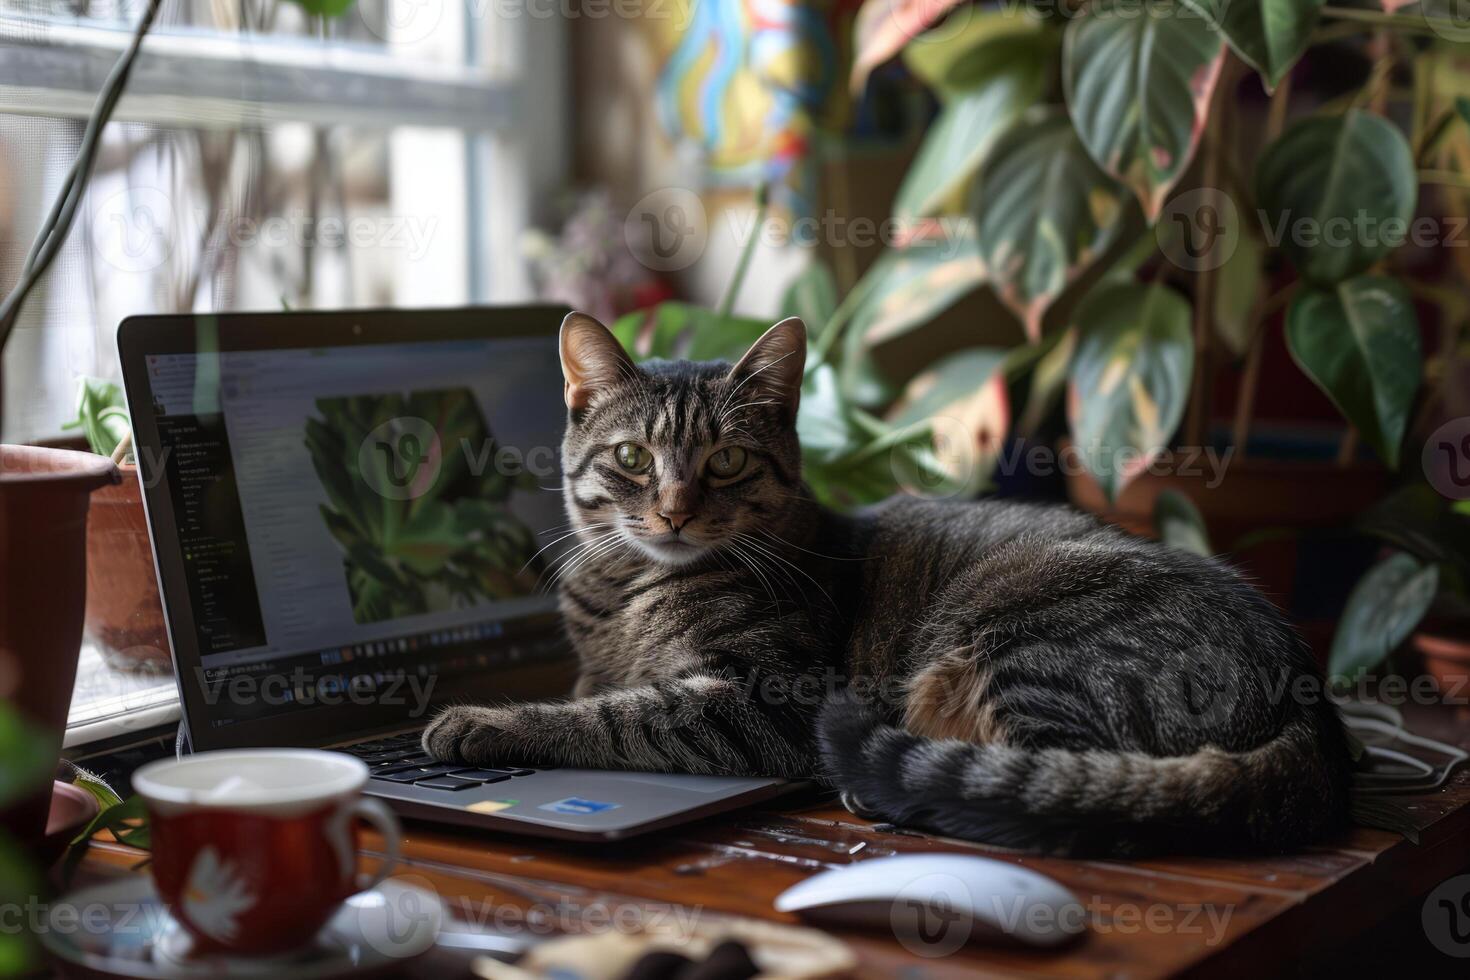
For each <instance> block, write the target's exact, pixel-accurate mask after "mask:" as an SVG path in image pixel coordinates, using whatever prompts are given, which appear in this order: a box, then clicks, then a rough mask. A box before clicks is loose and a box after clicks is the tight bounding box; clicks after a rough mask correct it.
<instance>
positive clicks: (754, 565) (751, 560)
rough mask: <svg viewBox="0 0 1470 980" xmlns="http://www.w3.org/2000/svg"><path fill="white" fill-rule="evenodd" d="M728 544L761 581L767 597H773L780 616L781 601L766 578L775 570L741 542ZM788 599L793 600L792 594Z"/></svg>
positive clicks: (772, 600) (773, 603)
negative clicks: (768, 572)
mask: <svg viewBox="0 0 1470 980" xmlns="http://www.w3.org/2000/svg"><path fill="white" fill-rule="evenodd" d="M726 543H727V544H728V545H729V547H730V550H731V553H732V554H734V555H735V556H736V557H737V558H739V559H740V560H741V561H742V562H744V563H745V566H746V567H747V568H749V569H750V571H751V572H752V573H753V574H754V575H755V577H756V578H757V579H759V580H760V583H761V585H762V586H763V587H764V588H765V590H766V595H768V596H770V597H771V604H772V605H773V606H775V611H776V615H777V616H780V615H781V600H780V599H778V598H777V597H776V591H775V589H774V588H772V585H771V580H770V578H768V577H767V576H766V572H767V571H772V572H774V571H775V570H774V569H771V568H769V566H767V565H766V563H765V562H764V561H762V560H761V557H760V556H759V555H758V554H756V553H755V552H754V551H752V550H751V549H749V548H747V547H745V546H744V545H743V544H741V542H739V541H734V540H731V541H727V542H726ZM786 598H787V600H788V601H789V600H790V599H791V595H790V593H787V596H786Z"/></svg>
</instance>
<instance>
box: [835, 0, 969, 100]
mask: <svg viewBox="0 0 1470 980" xmlns="http://www.w3.org/2000/svg"><path fill="white" fill-rule="evenodd" d="M960 2H961V0H867V2H866V3H864V4H863V6H862V9H860V10H859V11H858V15H857V19H856V21H854V22H853V28H852V29H853V55H852V76H851V79H850V82H851V85H852V90H853V91H854V92H861V91H862V90H863V86H864V85H866V84H867V82H868V76H869V75H870V74H872V72H873V69H874V68H877V67H878V66H879V65H881V64H883V62H885V61H887V60H888V59H889V58H892V57H893V56H894V55H896V54H898V52H899V51H900V50H902V49H903V46H904V45H906V44H908V43H909V42H910V41H912V40H913V39H914V38H916V37H918V36H919V35H920V34H922V33H923V32H924V31H926V30H928V29H929V26H930V25H931V24H933V23H934V22H935V21H937V20H939V18H941V17H943V16H944V15H945V14H947V13H949V11H950V10H952V9H953V8H955V7H957V6H958V5H959V4H960Z"/></svg>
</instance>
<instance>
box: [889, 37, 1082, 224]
mask: <svg viewBox="0 0 1470 980" xmlns="http://www.w3.org/2000/svg"><path fill="white" fill-rule="evenodd" d="M966 13H969V14H970V16H969V17H968V23H967V24H966V25H965V26H964V28H963V30H962V31H961V33H960V35H959V37H957V38H949V37H946V38H943V39H941V40H935V41H929V40H927V39H926V38H925V37H921V38H919V39H918V40H917V41H915V42H914V43H913V44H910V45H909V46H908V47H907V48H905V49H904V60H905V61H906V62H907V63H908V64H909V66H910V67H911V68H912V69H913V70H914V72H915V73H916V74H918V75H919V76H920V77H921V78H924V79H925V80H926V81H928V82H929V83H930V84H931V85H932V86H934V87H935V88H936V89H937V91H938V92H939V95H940V97H941V98H942V99H944V101H945V105H944V106H943V108H942V109H941V110H940V112H939V115H938V117H937V118H935V120H934V122H933V124H932V125H930V127H929V129H928V131H927V132H926V133H925V135H924V141H923V143H922V144H921V145H920V146H919V152H918V154H917V156H915V158H914V161H913V163H911V164H910V165H909V168H908V170H907V172H906V173H905V174H904V180H903V184H902V185H901V186H900V187H899V190H898V196H897V197H896V198H895V200H894V204H893V211H894V215H895V217H897V218H898V219H899V220H900V221H912V220H913V219H914V218H918V217H924V216H927V215H931V214H935V213H938V212H939V211H940V210H941V209H942V208H943V206H944V205H945V204H946V203H948V202H950V201H952V200H954V199H955V198H956V197H957V196H958V195H959V194H960V192H962V191H963V190H964V188H965V186H966V185H967V184H968V182H969V180H970V178H972V177H973V176H974V175H975V171H976V170H978V169H979V167H980V164H981V163H982V162H984V160H985V156H986V154H987V153H989V152H990V148H991V147H992V146H994V145H995V141H996V140H997V139H999V138H1000V137H1001V136H1002V135H1003V134H1004V133H1005V131H1006V130H1007V129H1009V128H1010V126H1011V125H1012V124H1014V123H1015V121H1016V120H1017V119H1019V118H1020V116H1021V113H1022V112H1024V111H1025V110H1026V108H1027V107H1029V106H1030V105H1031V104H1032V103H1034V102H1036V100H1037V98H1038V97H1039V96H1040V94H1041V90H1042V86H1043V83H1044V81H1045V79H1046V75H1047V67H1048V62H1049V60H1050V56H1051V52H1052V49H1053V48H1054V47H1055V40H1054V38H1055V33H1054V32H1052V31H1050V30H1046V29H1044V26H1045V25H1044V24H1043V23H1042V22H1041V21H1040V20H1038V19H1037V18H1035V17H1032V16H1030V15H1028V14H1026V13H1024V12H1021V11H1019V10H1010V11H1008V10H1004V9H1002V10H993V11H985V12H978V11H971V10H970V9H969V8H967V9H966ZM957 42H963V44H964V46H963V48H958V47H957Z"/></svg>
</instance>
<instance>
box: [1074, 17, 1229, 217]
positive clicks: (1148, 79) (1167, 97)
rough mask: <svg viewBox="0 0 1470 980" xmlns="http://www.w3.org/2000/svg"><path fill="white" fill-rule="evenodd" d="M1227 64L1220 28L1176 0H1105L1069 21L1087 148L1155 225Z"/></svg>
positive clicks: (1078, 114) (1077, 118) (1078, 113)
mask: <svg viewBox="0 0 1470 980" xmlns="http://www.w3.org/2000/svg"><path fill="white" fill-rule="evenodd" d="M1224 63H1225V43H1224V42H1223V41H1221V40H1220V35H1219V34H1218V33H1216V31H1215V30H1214V29H1213V28H1211V27H1210V26H1209V25H1208V24H1207V23H1205V21H1204V20H1203V19H1201V18H1200V17H1199V15H1198V14H1195V13H1194V12H1192V11H1189V10H1186V9H1184V8H1181V7H1180V6H1178V5H1177V4H1175V3H1173V2H1171V0H1161V2H1159V3H1153V4H1148V5H1145V7H1144V8H1143V10H1142V12H1140V11H1139V9H1138V8H1137V7H1136V6H1135V5H1133V4H1132V3H1131V0H1105V2H1104V3H1102V4H1100V5H1098V6H1097V7H1094V8H1093V9H1092V10H1091V11H1090V12H1089V13H1088V14H1087V15H1086V16H1083V17H1079V18H1077V19H1076V20H1074V21H1072V22H1071V24H1069V25H1068V26H1067V33H1066V40H1065V41H1064V42H1063V45H1062V81H1063V86H1064V89H1065V92H1066V96H1067V108H1068V110H1070V112H1071V114H1072V120H1073V122H1074V123H1075V124H1076V126H1077V132H1078V134H1079V135H1080V136H1081V137H1082V142H1083V144H1084V145H1085V146H1086V147H1087V151H1088V152H1089V153H1091V154H1092V158H1093V159H1094V160H1096V161H1097V162H1098V163H1099V164H1100V165H1101V166H1102V168H1103V169H1104V170H1106V171H1107V172H1108V173H1110V174H1112V175H1113V176H1114V177H1116V178H1117V179H1118V180H1120V181H1122V182H1123V183H1124V184H1126V185H1128V186H1129V187H1130V188H1132V189H1133V192H1134V193H1135V194H1137V195H1138V200H1139V203H1140V204H1142V205H1143V213H1144V216H1145V217H1147V218H1148V220H1149V223H1150V224H1152V223H1153V221H1154V219H1155V218H1157V217H1158V214H1159V210H1160V209H1161V208H1162V207H1163V206H1164V198H1165V196H1166V195H1167V194H1168V193H1169V190H1170V188H1172V187H1173V186H1174V184H1175V182H1176V181H1178V180H1179V178H1180V176H1181V175H1182V174H1183V173H1184V170H1185V168H1186V167H1188V166H1189V161H1190V160H1191V159H1192V158H1193V156H1194V150H1195V147H1196V146H1197V145H1198V144H1199V137H1200V133H1201V132H1202V131H1203V129H1204V121H1205V115H1206V113H1207V112H1208V111H1209V105H1210V97H1211V96H1212V95H1213V93H1214V91H1215V83H1216V82H1218V81H1219V79H1220V67H1221V66H1222V65H1223V64H1224Z"/></svg>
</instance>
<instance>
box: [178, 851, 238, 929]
mask: <svg viewBox="0 0 1470 980" xmlns="http://www.w3.org/2000/svg"><path fill="white" fill-rule="evenodd" d="M254 904H255V895H253V894H252V893H251V892H250V889H249V888H247V887H246V885H245V882H244V880H243V879H241V878H240V877H239V876H238V875H237V874H236V873H235V866H234V865H233V864H231V863H230V862H228V861H221V860H220V857H219V854H217V853H216V852H215V849H214V848H212V847H206V848H205V849H204V850H202V851H200V852H199V856H198V857H197V858H195V859H194V866H193V867H191V868H190V869H189V883H188V885H187V886H186V887H185V889H184V912H185V913H186V914H187V915H188V916H189V921H190V922H192V923H194V925H195V927H197V928H198V929H199V931H200V932H203V933H204V934H206V935H208V936H210V937H212V938H214V939H217V940H219V941H221V942H228V941H229V940H231V939H233V938H234V937H235V933H236V932H238V931H239V928H240V926H239V923H238V922H237V921H236V917H237V916H238V915H239V914H240V913H241V912H244V911H245V910H246V909H248V908H250V907H251V906H252V905H254Z"/></svg>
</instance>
